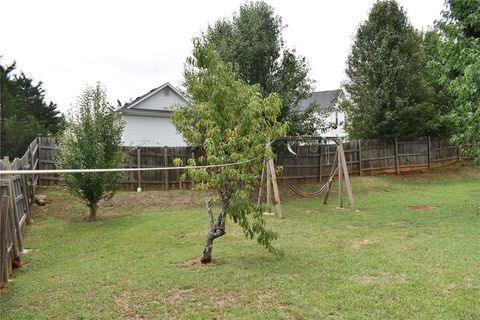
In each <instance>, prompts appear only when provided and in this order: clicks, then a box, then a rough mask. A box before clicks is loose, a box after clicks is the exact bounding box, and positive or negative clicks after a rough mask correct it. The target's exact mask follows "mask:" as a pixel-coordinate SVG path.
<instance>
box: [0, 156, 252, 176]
mask: <svg viewBox="0 0 480 320" xmlns="http://www.w3.org/2000/svg"><path fill="white" fill-rule="evenodd" d="M253 160H254V159H250V160H245V161H239V162H234V163H224V164H210V165H206V166H183V167H157V168H111V169H51V170H0V176H6V175H27V174H35V175H40V174H62V173H93V172H138V171H166V170H186V169H208V168H220V167H230V166H237V165H240V164H245V163H248V162H251V161H253Z"/></svg>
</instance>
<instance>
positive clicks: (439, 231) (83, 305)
mask: <svg viewBox="0 0 480 320" xmlns="http://www.w3.org/2000/svg"><path fill="white" fill-rule="evenodd" d="M352 183H353V189H354V192H355V197H356V202H357V206H358V208H359V209H360V211H359V212H351V211H350V210H348V209H344V210H341V209H337V208H336V198H335V192H332V197H331V198H330V201H329V203H328V204H327V205H326V206H324V205H323V204H322V202H321V199H320V198H316V199H299V198H295V197H293V196H292V195H289V194H288V193H287V192H286V191H284V192H283V198H284V219H283V220H277V219H275V218H273V217H268V218H267V220H268V224H269V225H270V227H271V228H273V229H274V230H276V231H277V232H278V233H279V236H280V237H279V240H278V241H277V242H276V245H277V246H278V247H279V248H281V249H282V250H283V251H284V253H285V255H284V256H282V257H279V256H273V255H271V254H269V253H268V252H266V251H265V250H264V249H262V248H261V247H260V246H258V245H257V244H256V243H255V242H253V241H248V240H246V239H245V238H244V236H243V235H242V233H241V230H240V229H239V228H238V227H236V226H234V225H233V224H232V223H229V224H228V226H227V235H226V236H225V237H222V238H220V239H217V240H216V242H215V246H214V252H213V254H214V262H213V263H212V264H211V265H209V266H201V265H198V264H195V263H193V261H194V260H193V259H194V258H196V257H198V256H200V254H201V251H202V248H203V245H204V240H205V239H204V238H205V235H206V229H207V225H208V218H207V215H206V212H205V210H204V209H203V208H202V207H201V206H200V203H201V201H200V198H201V196H200V195H198V194H193V193H192V192H187V191H174V192H171V191H170V192H167V193H165V192H164V193H162V192H144V193H142V194H136V193H123V192H122V193H119V194H118V195H117V196H116V198H115V199H113V200H112V201H110V202H107V203H105V204H104V205H103V207H102V208H101V209H100V211H99V216H100V219H101V220H100V221H99V222H97V223H88V222H84V221H83V214H86V208H85V207H83V206H82V205H80V204H79V203H77V202H75V201H74V200H72V199H71V198H70V197H69V196H68V195H66V194H65V193H64V192H62V190H61V189H60V188H58V187H50V188H48V189H45V191H44V192H45V193H46V194H47V195H48V197H49V199H50V203H49V204H48V205H47V206H46V207H42V208H35V213H34V214H35V216H34V223H33V224H32V225H31V226H30V227H29V228H28V233H27V238H26V247H27V248H28V249H30V251H29V252H28V253H27V254H25V255H24V256H23V260H24V261H26V262H28V263H29V264H28V265H27V266H25V267H23V268H21V269H19V270H17V271H16V272H15V274H14V277H13V281H12V282H11V283H10V284H9V286H8V291H7V292H4V293H1V294H0V303H1V306H0V315H1V318H2V319H42V318H45V319H46V318H49V319H50V318H58V319H67V318H70V319H94V318H95V319H98V318H103V319H112V318H123V319H125V318H127V319H162V318H174V319H176V318H181V319H197V318H200V319H215V318H216V319H480V305H479V301H480V171H479V169H478V168H476V167H473V166H459V167H453V168H449V169H442V170H436V171H433V172H431V173H424V174H415V175H406V176H375V177H362V178H360V177H354V178H353V181H352ZM303 188H306V187H303ZM312 188H313V186H312ZM151 204H154V206H152V205H151ZM347 205H348V203H347Z"/></svg>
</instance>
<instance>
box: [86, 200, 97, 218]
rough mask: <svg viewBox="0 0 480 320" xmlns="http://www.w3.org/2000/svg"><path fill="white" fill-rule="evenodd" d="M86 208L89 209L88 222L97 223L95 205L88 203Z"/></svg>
mask: <svg viewBox="0 0 480 320" xmlns="http://www.w3.org/2000/svg"><path fill="white" fill-rule="evenodd" d="M88 206H89V207H90V217H89V218H88V221H97V204H96V203H90V204H89V205H88Z"/></svg>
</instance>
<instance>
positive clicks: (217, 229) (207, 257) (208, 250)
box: [200, 201, 226, 264]
mask: <svg viewBox="0 0 480 320" xmlns="http://www.w3.org/2000/svg"><path fill="white" fill-rule="evenodd" d="M205 205H206V207H207V211H208V216H209V217H210V228H209V230H208V235H207V243H206V244H205V248H204V249H203V255H202V258H201V259H200V261H201V262H202V263H204V264H206V263H210V262H212V250H213V241H214V240H215V239H216V238H219V237H221V236H223V235H224V234H225V214H226V210H224V209H225V206H224V205H223V201H222V212H221V213H220V214H219V215H218V218H217V221H216V222H215V219H214V217H213V212H212V208H211V207H210V201H206V202H205Z"/></svg>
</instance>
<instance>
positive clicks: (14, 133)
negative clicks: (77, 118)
mask: <svg viewBox="0 0 480 320" xmlns="http://www.w3.org/2000/svg"><path fill="white" fill-rule="evenodd" d="M0 58H1V56H0ZM15 70H16V64H15V62H13V63H11V64H9V65H2V64H0V90H1V92H0V99H1V101H0V104H1V114H0V119H1V120H0V121H1V124H0V127H1V130H0V135H1V136H0V140H1V146H0V154H2V155H8V156H10V157H19V156H22V155H23V153H24V152H25V150H26V149H27V147H28V145H29V144H30V142H32V140H33V139H35V137H36V136H37V135H38V134H45V135H48V134H51V135H55V134H57V133H58V132H60V131H61V130H62V129H63V126H64V122H65V121H64V118H63V116H62V115H61V113H60V111H58V109H57V106H56V105H55V104H54V103H52V102H48V103H47V102H46V101H45V91H44V89H43V88H42V83H41V82H39V83H37V84H34V83H33V80H32V79H31V78H29V77H27V76H26V75H25V74H24V73H22V72H21V73H19V74H16V73H15Z"/></svg>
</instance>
